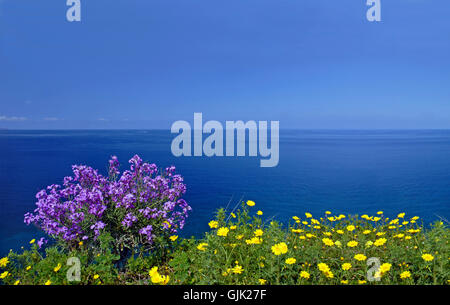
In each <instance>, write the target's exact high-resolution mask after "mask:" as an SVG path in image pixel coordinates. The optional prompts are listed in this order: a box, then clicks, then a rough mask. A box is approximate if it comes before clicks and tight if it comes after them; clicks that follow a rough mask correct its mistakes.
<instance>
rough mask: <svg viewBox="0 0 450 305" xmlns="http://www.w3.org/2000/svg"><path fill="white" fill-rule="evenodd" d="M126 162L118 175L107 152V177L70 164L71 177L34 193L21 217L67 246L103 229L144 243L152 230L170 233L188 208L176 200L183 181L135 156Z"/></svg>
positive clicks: (116, 163) (170, 169) (172, 171)
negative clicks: (33, 206) (126, 166)
mask: <svg viewBox="0 0 450 305" xmlns="http://www.w3.org/2000/svg"><path fill="white" fill-rule="evenodd" d="M129 163H130V169H129V170H125V171H123V172H122V173H120V171H119V161H118V160H117V157H115V156H112V157H111V160H109V169H108V174H109V178H105V177H104V176H102V175H101V174H99V172H98V171H97V170H95V169H93V168H91V167H88V166H86V165H73V166H72V171H73V175H72V176H67V177H64V179H63V180H64V181H63V185H62V186H61V185H58V184H52V185H50V186H48V187H47V188H45V189H43V190H41V191H39V192H38V193H37V194H36V200H37V201H36V209H35V210H34V211H33V212H32V213H26V214H25V215H24V222H25V223H26V224H28V225H29V224H31V223H33V224H36V225H37V226H39V227H40V228H41V229H42V230H44V231H45V232H46V233H47V234H49V235H50V236H52V237H54V238H57V239H59V240H62V241H65V242H67V243H68V244H69V245H70V244H72V243H71V242H72V241H80V240H86V241H87V240H89V241H92V242H94V241H95V240H96V238H97V237H98V235H99V234H100V231H101V230H104V229H106V228H108V230H114V231H112V232H110V233H113V235H115V236H123V235H127V238H128V239H129V238H135V239H138V238H139V237H140V236H139V235H145V236H146V237H147V242H148V243H150V244H151V243H152V242H153V237H154V234H158V233H156V232H153V231H152V230H153V228H158V230H161V229H162V230H165V231H168V232H170V233H174V232H177V230H179V229H182V228H183V226H184V224H185V221H186V218H187V217H188V213H189V211H190V210H191V207H190V206H189V205H188V204H187V203H186V201H185V200H183V199H182V198H181V197H182V196H183V195H184V194H185V192H186V185H185V184H184V183H183V178H182V177H181V176H180V175H177V174H175V167H173V166H170V167H168V168H166V169H165V171H164V172H163V173H161V174H158V167H157V166H156V165H155V164H151V163H145V162H143V160H142V159H141V158H140V157H139V156H138V155H135V156H133V158H131V159H130V161H129ZM131 211H133V213H131ZM120 219H121V220H120ZM118 222H120V224H121V225H120V224H119V223H118ZM169 224H170V225H169ZM139 228H141V229H139ZM43 244H44V241H42V245H43Z"/></svg>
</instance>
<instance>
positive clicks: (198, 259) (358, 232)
mask: <svg viewBox="0 0 450 305" xmlns="http://www.w3.org/2000/svg"><path fill="white" fill-rule="evenodd" d="M249 205H250V206H253V204H252V202H250V204H249ZM249 205H247V204H246V203H242V204H241V206H240V208H239V209H237V210H236V211H232V212H231V213H230V212H227V211H225V210H224V209H219V210H218V211H217V213H216V217H215V219H214V220H212V221H211V222H210V223H209V226H210V228H211V230H210V231H209V232H206V233H205V235H204V237H203V238H202V239H195V238H186V239H181V238H180V239H177V237H176V236H172V238H171V239H168V238H163V240H161V241H160V242H159V243H158V244H157V245H158V246H157V247H156V248H154V249H153V250H152V251H147V252H145V251H136V252H132V253H130V255H129V256H128V257H119V256H118V255H116V254H115V253H117V251H115V246H114V244H115V242H116V241H115V238H114V237H112V236H111V235H109V234H102V235H100V236H99V238H98V243H97V244H98V246H96V247H93V246H92V245H89V246H88V245H83V244H82V243H80V244H79V245H78V246H77V247H76V249H74V250H67V249H66V248H63V247H59V246H52V247H49V248H47V249H46V250H45V251H42V250H39V249H38V246H37V245H36V244H35V243H33V244H32V245H31V248H30V249H27V250H24V251H23V253H21V254H18V253H15V252H12V251H11V252H10V253H9V254H8V256H7V257H5V258H3V259H1V261H0V277H2V281H3V283H5V284H8V285H12V284H31V285H44V284H57V285H58V284H139V285H146V284H166V283H169V284H188V285H191V284H193V285H197V284H227V285H228V284H229V285H235V284H251V285H253V284H254V285H259V284H282V285H284V284H288V285H296V284H301V285H309V284H333V285H334V284H449V279H450V245H449V241H450V229H449V228H448V227H447V226H446V225H444V224H443V223H442V222H436V223H434V224H433V225H431V226H430V227H429V228H428V229H425V228H424V227H423V226H422V225H420V224H419V223H418V217H413V218H410V219H406V218H405V215H404V214H403V213H401V214H399V215H398V216H397V218H395V219H392V220H391V219H389V218H387V217H385V216H384V215H383V213H382V212H379V214H377V215H375V216H368V215H362V216H358V215H353V216H344V215H336V216H331V213H330V212H326V213H325V214H324V215H323V216H322V217H319V218H318V219H315V218H314V217H313V216H312V215H310V214H309V213H305V217H303V219H300V218H299V217H296V216H294V217H293V222H292V223H291V224H288V225H287V226H283V225H281V224H279V223H278V222H276V221H272V220H271V219H265V217H264V216H262V215H261V214H262V212H261V211H258V212H255V211H254V209H255V208H254V207H249ZM169 240H170V241H169ZM72 257H76V258H77V259H79V261H80V275H81V277H80V281H69V280H68V276H67V274H70V273H71V270H72V269H71V268H73V265H68V264H67V262H68V261H69V259H70V258H72ZM357 258H359V259H360V260H358V259H357ZM371 258H377V259H378V261H379V264H380V265H381V266H380V265H379V266H375V267H373V265H372V264H373V263H369V262H370V259H371ZM151 270H152V271H151ZM72 271H73V270H72ZM368 274H370V275H372V276H374V277H375V280H374V281H371V280H369V277H368Z"/></svg>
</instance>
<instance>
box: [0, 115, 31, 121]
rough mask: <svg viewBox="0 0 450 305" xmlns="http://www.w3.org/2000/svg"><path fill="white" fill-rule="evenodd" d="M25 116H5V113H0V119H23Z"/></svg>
mask: <svg viewBox="0 0 450 305" xmlns="http://www.w3.org/2000/svg"><path fill="white" fill-rule="evenodd" d="M26 119H27V118H25V117H21V116H5V115H0V121H10V122H13V121H25V120H26Z"/></svg>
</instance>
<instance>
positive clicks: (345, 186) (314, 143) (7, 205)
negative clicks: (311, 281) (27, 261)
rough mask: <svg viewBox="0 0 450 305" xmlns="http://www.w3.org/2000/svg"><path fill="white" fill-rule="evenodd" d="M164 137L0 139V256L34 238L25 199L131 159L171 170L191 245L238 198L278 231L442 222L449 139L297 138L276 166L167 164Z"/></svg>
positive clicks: (147, 133) (436, 134) (1, 134)
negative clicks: (86, 168)
mask: <svg viewBox="0 0 450 305" xmlns="http://www.w3.org/2000/svg"><path fill="white" fill-rule="evenodd" d="M173 137H174V135H172V134H170V132H169V131H158V130H130V131H124V130H120V131H9V130H2V131H0V212H1V221H0V236H1V243H0V255H4V254H6V253H7V252H8V251H9V249H14V250H18V249H20V247H21V246H27V245H28V241H29V240H30V239H32V238H37V237H40V236H44V235H43V234H42V232H40V231H39V229H37V228H35V227H33V226H26V225H25V224H24V223H23V214H24V213H26V212H28V211H32V210H33V209H34V205H35V194H36V193H37V192H38V191H39V190H41V189H43V188H45V187H46V186H47V185H50V184H53V183H62V179H63V177H64V176H67V175H70V174H71V165H72V164H86V165H90V166H92V167H94V168H97V169H99V170H100V171H101V172H103V173H105V174H106V171H107V161H108V159H109V157H110V156H111V155H116V156H118V158H119V161H121V164H122V165H123V167H122V169H123V168H124V167H127V166H128V163H127V161H128V160H129V159H130V158H131V157H132V156H133V155H134V154H139V155H140V156H141V157H142V158H143V159H144V160H146V161H150V162H154V163H156V164H157V165H158V166H161V167H166V166H168V165H175V166H176V167H177V171H178V172H179V173H180V174H182V175H183V176H184V178H185V183H186V184H187V187H188V191H187V193H186V196H185V199H186V200H187V201H188V202H189V203H190V205H191V206H192V207H193V211H192V213H191V216H190V218H189V220H188V222H187V225H186V227H185V229H184V231H183V233H182V234H181V235H184V236H191V235H195V236H199V235H201V233H202V232H204V231H205V230H207V222H208V221H209V220H210V219H211V218H212V217H213V215H214V212H215V210H216V209H217V208H219V207H224V206H227V205H229V206H231V207H232V206H234V205H235V204H236V203H237V202H238V201H239V200H240V199H241V198H245V199H251V200H253V201H255V202H256V204H257V205H256V207H255V208H254V209H255V211H256V210H259V209H260V210H262V211H264V216H263V217H265V218H266V219H270V218H272V217H275V218H276V219H278V220H280V221H283V222H285V223H286V222H288V221H289V219H290V217H291V216H293V215H298V216H300V217H301V216H303V215H304V214H303V213H304V212H305V211H308V212H311V213H313V214H320V215H322V213H323V212H324V211H326V210H330V211H332V212H333V213H355V214H363V213H375V212H377V211H379V210H383V211H385V213H386V214H388V215H396V214H397V213H399V212H403V211H404V212H406V213H407V215H409V216H415V215H417V216H420V217H421V218H422V219H423V221H424V222H425V223H426V224H428V223H430V222H432V221H435V220H438V219H439V217H444V218H447V219H448V218H449V217H450V131H449V130H432V131H431V130H411V131H325V130H321V131H305V130H301V131H300V130H291V131H287V130H286V131H281V133H280V162H279V165H278V166H277V167H273V168H261V167H260V166H259V162H260V158H259V157H212V158H208V157H201V158H200V157H179V158H176V157H174V156H172V154H171V151H170V144H171V141H172V139H173Z"/></svg>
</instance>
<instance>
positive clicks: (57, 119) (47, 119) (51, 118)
mask: <svg viewBox="0 0 450 305" xmlns="http://www.w3.org/2000/svg"><path fill="white" fill-rule="evenodd" d="M60 120H62V119H59V118H54V117H48V118H44V121H60Z"/></svg>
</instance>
